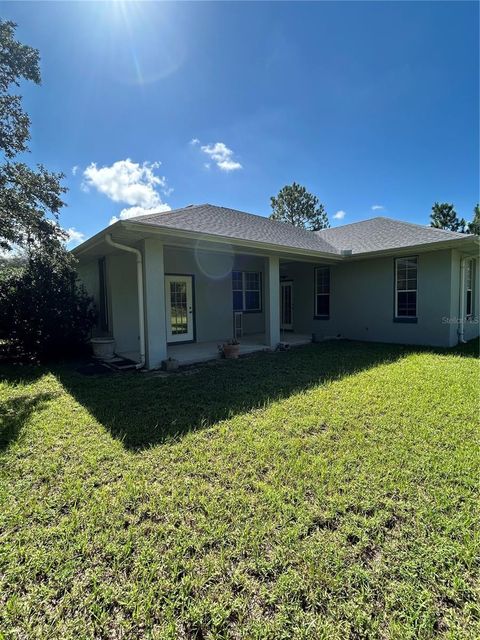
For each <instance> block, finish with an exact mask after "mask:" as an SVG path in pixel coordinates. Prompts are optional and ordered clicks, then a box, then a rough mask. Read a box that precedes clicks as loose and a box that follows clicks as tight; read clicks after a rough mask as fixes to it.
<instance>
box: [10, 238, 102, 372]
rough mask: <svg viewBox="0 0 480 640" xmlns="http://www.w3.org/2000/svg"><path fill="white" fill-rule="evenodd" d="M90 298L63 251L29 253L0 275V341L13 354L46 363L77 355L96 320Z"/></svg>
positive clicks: (69, 258)
mask: <svg viewBox="0 0 480 640" xmlns="http://www.w3.org/2000/svg"><path fill="white" fill-rule="evenodd" d="M95 316H96V313H95V310H94V307H93V304H92V299H91V298H90V297H89V296H88V295H87V293H86V291H85V289H84V288H83V286H82V285H80V284H79V282H78V280H77V275H76V272H75V268H74V263H73V258H72V256H71V255H70V254H68V253H67V252H66V251H65V250H64V249H63V248H62V249H61V248H59V249H55V250H52V251H51V252H50V254H48V255H47V254H46V252H45V251H38V250H37V251H34V252H33V253H30V255H29V257H28V260H27V261H26V263H25V264H24V265H18V264H16V265H15V264H13V265H8V266H5V264H4V265H3V267H2V269H1V271H0V338H1V339H3V340H5V341H6V342H7V344H8V347H9V349H10V350H12V351H13V352H14V353H15V354H16V355H21V356H24V357H27V358H32V357H33V358H37V359H39V360H42V361H45V360H49V359H54V358H58V357H65V356H69V355H73V354H76V353H79V352H80V351H81V350H83V349H84V348H85V345H86V340H87V339H88V337H89V335H90V331H91V328H92V326H93V324H94V322H95Z"/></svg>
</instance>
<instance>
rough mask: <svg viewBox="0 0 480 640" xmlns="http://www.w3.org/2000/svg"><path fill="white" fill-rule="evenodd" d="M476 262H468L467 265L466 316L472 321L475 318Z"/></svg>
mask: <svg viewBox="0 0 480 640" xmlns="http://www.w3.org/2000/svg"><path fill="white" fill-rule="evenodd" d="M474 264H475V263H474V261H473V259H472V260H467V261H466V263H465V298H466V300H465V315H466V316H467V318H468V319H469V320H470V319H471V318H472V317H473V272H474Z"/></svg>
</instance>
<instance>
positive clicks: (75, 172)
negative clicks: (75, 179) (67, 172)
mask: <svg viewBox="0 0 480 640" xmlns="http://www.w3.org/2000/svg"><path fill="white" fill-rule="evenodd" d="M77 171H78V164H76V165H75V166H74V167H72V176H76V175H77Z"/></svg>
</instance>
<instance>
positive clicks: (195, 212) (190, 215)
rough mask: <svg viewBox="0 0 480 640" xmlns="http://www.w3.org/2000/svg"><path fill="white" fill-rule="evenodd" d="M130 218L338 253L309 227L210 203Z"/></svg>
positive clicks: (189, 229) (163, 225)
mask: <svg viewBox="0 0 480 640" xmlns="http://www.w3.org/2000/svg"><path fill="white" fill-rule="evenodd" d="M130 222H134V223H135V224H137V223H139V224H146V225H155V226H158V227H165V228H168V229H179V230H184V231H195V232H197V233H208V234H210V235H214V236H222V237H224V238H225V237H226V238H232V240H234V239H237V240H253V241H256V242H263V243H267V244H274V245H278V246H282V247H290V248H294V249H305V250H308V251H318V252H323V253H332V254H338V251H337V250H336V249H335V247H334V246H333V245H331V244H330V243H329V242H328V240H326V239H323V238H320V237H318V236H317V235H315V234H314V233H312V231H306V230H305V229H298V228H297V227H292V225H290V224H286V223H284V222H277V221H275V220H270V219H269V218H265V217H263V216H256V215H254V214H252V213H246V212H244V211H237V210H236V209H227V208H226V207H217V206H215V205H211V204H201V205H192V206H190V207H185V208H183V209H175V210H174V211H168V212H166V213H152V214H148V215H146V216H139V217H138V218H137V217H136V218H132V219H131V220H130Z"/></svg>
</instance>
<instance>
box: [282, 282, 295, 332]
mask: <svg viewBox="0 0 480 640" xmlns="http://www.w3.org/2000/svg"><path fill="white" fill-rule="evenodd" d="M280 287H281V292H280V329H282V331H292V330H293V281H292V280H281V281H280ZM285 287H290V322H289V323H288V324H286V323H285V322H284V321H283V319H284V318H283V311H284V309H283V300H284V297H283V296H284V292H283V290H284V288H285Z"/></svg>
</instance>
